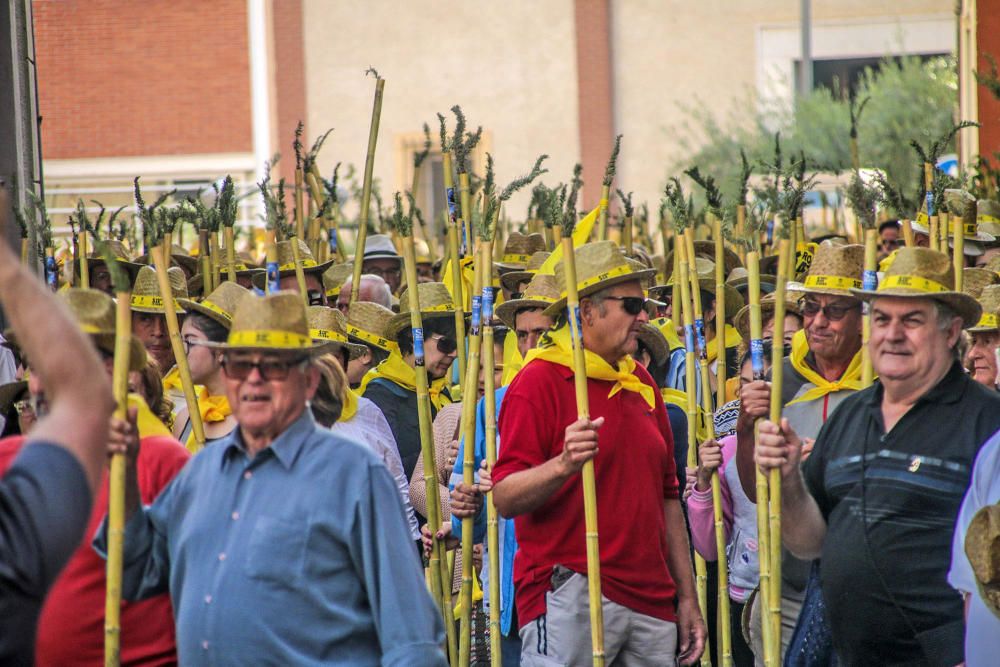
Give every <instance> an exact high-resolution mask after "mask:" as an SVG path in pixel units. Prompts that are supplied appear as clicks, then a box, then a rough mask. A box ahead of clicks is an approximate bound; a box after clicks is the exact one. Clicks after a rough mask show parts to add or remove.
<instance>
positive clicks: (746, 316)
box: [733, 292, 802, 340]
mask: <svg viewBox="0 0 1000 667" xmlns="http://www.w3.org/2000/svg"><path fill="white" fill-rule="evenodd" d="M774 297H775V295H774V292H771V293H770V294H765V295H763V296H761V298H760V321H761V325H763V324H764V323H765V322H767V321H768V320H769V319H772V318H773V317H774V306H775V298H774ZM785 314H786V315H798V316H799V317H802V310H801V309H800V308H799V304H798V303H796V302H795V301H792V300H790V299H788V298H786V299H785ZM733 326H734V327H736V330H737V331H739V332H740V337H741V338H742V339H743V340H750V305H749V304H747V305H746V306H743V307H742V308H740V312H738V313H736V317H734V318H733Z"/></svg>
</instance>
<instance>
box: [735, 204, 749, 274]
mask: <svg viewBox="0 0 1000 667" xmlns="http://www.w3.org/2000/svg"><path fill="white" fill-rule="evenodd" d="M746 225H747V207H746V205H745V204H739V205H738V206H737V207H736V238H740V239H742V238H746ZM736 250H737V253H738V254H739V256H740V261H741V262H743V265H744V266H746V263H747V251H746V248H744V247H743V246H742V245H739V246H737V248H736Z"/></svg>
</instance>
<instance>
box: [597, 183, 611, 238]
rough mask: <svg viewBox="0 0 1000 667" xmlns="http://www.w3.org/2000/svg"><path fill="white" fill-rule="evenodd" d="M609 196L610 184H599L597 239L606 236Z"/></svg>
mask: <svg viewBox="0 0 1000 667" xmlns="http://www.w3.org/2000/svg"><path fill="white" fill-rule="evenodd" d="M610 198H611V184H610V183H607V184H605V185H602V186H601V210H600V211H599V212H598V213H597V240H598V241H604V240H605V239H607V238H608V200H609V199H610Z"/></svg>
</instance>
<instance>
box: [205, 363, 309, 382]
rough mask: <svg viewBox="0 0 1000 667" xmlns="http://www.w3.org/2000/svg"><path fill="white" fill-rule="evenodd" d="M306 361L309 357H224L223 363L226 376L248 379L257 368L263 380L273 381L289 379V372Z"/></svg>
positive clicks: (234, 378)
mask: <svg viewBox="0 0 1000 667" xmlns="http://www.w3.org/2000/svg"><path fill="white" fill-rule="evenodd" d="M306 361H307V359H305V358H304V357H297V358H295V359H261V360H260V361H251V360H249V359H233V358H231V357H223V358H222V362H221V363H222V370H223V371H225V373H226V377H228V378H230V379H232V380H246V379H247V378H248V377H250V372H251V371H252V370H253V369H255V368H256V369H257V372H258V373H260V377H261V378H262V379H263V380H265V381H267V382H271V381H281V380H285V379H287V378H288V373H289V371H291V370H292V368H294V367H295V366H300V365H302V364H304V363H305V362H306Z"/></svg>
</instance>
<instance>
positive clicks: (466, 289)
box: [441, 255, 476, 312]
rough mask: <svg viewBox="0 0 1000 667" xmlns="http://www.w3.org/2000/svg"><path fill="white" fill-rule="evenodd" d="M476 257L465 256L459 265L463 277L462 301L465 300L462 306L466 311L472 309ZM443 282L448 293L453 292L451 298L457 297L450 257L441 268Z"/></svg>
mask: <svg viewBox="0 0 1000 667" xmlns="http://www.w3.org/2000/svg"><path fill="white" fill-rule="evenodd" d="M474 262H475V258H474V257H472V256H471V255H469V256H466V257H463V258H462V261H461V263H460V264H459V266H460V267H461V270H460V271H459V275H460V276H461V277H462V297H463V299H462V301H463V302H464V303H463V305H462V308H464V309H465V310H466V312H468V311H470V310H472V288H473V283H474V282H475V275H476V272H475V268H474V266H473V265H474ZM441 282H443V283H444V286H445V287H446V288H448V294H451V298H452V299H454V298H455V294H454V291H453V288H454V286H455V283H454V278H453V277H452V275H451V260H450V259H449V260H448V261H447V262H445V263H444V267H442V269H441Z"/></svg>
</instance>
